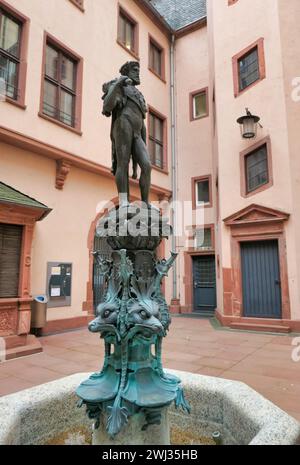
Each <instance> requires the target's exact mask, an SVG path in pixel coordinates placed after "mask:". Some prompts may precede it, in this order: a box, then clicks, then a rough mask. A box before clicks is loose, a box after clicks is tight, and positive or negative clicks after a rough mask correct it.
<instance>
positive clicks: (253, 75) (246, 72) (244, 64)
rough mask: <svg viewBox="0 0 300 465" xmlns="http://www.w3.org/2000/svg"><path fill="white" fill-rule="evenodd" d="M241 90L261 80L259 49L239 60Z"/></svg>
mask: <svg viewBox="0 0 300 465" xmlns="http://www.w3.org/2000/svg"><path fill="white" fill-rule="evenodd" d="M238 65H239V82H240V90H243V89H245V88H246V87H248V86H250V85H251V84H252V83H253V82H255V81H257V80H258V79H259V62H258V50H257V47H256V48H255V49H254V50H252V51H251V52H250V53H248V54H247V55H245V56H244V57H242V58H241V59H240V60H239V63H238Z"/></svg>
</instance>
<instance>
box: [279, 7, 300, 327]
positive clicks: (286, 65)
mask: <svg viewBox="0 0 300 465" xmlns="http://www.w3.org/2000/svg"><path fill="white" fill-rule="evenodd" d="M278 11H279V26H280V37H281V45H282V64H283V76H284V90H285V102H286V117H287V131H288V143H289V152H290V167H291V171H290V175H291V186H292V194H293V207H292V211H293V215H292V221H293V232H292V234H291V237H290V241H291V243H292V252H293V251H295V253H292V252H291V254H290V257H291V258H290V259H292V260H293V261H294V262H295V264H294V266H293V269H294V270H296V272H293V271H292V270H290V273H289V279H290V283H291V286H293V287H294V288H295V290H296V291H295V294H296V296H295V301H296V302H297V304H296V307H295V308H292V313H293V316H294V318H296V317H297V318H300V313H299V311H298V312H297V310H296V309H297V308H299V307H300V286H299V284H300V243H299V230H300V202H299V198H300V183H299V181H300V159H299V153H300V138H299V128H300V56H299V53H297V52H296V49H297V48H298V44H299V41H300V30H299V22H300V3H299V1H297V0H291V1H290V2H289V6H288V8H287V5H286V2H285V1H284V0H278ZM295 78H298V79H297V82H298V85H297V88H298V90H297V89H296V86H295V85H292V83H293V81H294V80H295ZM295 90H297V92H295ZM294 94H296V96H297V101H295V99H293V98H292V97H293V96H294ZM297 313H298V314H297Z"/></svg>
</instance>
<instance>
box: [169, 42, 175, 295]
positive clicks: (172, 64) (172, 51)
mask: <svg viewBox="0 0 300 465" xmlns="http://www.w3.org/2000/svg"><path fill="white" fill-rule="evenodd" d="M170 68H171V70H170V71H171V72H170V75H171V87H170V93H171V156H172V176H171V179H172V200H173V202H176V200H177V170H176V168H177V166H176V165H177V159H176V94H175V35H174V34H172V38H171V48H170ZM175 205H176V203H175ZM171 218H172V225H173V228H174V229H175V225H176V211H175V209H172V213H171ZM174 232H175V233H176V231H174ZM172 251H173V252H177V240H176V235H175V234H173V235H172ZM172 269H173V289H172V298H173V299H177V262H176V261H175V262H174V265H173V268H172Z"/></svg>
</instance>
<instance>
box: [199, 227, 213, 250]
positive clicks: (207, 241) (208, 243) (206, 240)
mask: <svg viewBox="0 0 300 465" xmlns="http://www.w3.org/2000/svg"><path fill="white" fill-rule="evenodd" d="M195 238H196V248H197V249H211V248H212V237H211V228H204V229H203V228H201V229H196V234H195Z"/></svg>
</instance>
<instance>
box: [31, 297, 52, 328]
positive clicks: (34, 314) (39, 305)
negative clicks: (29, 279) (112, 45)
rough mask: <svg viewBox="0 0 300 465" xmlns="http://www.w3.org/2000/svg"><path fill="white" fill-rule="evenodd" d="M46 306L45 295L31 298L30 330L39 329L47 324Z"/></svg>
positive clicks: (46, 299)
mask: <svg viewBox="0 0 300 465" xmlns="http://www.w3.org/2000/svg"><path fill="white" fill-rule="evenodd" d="M47 304H48V298H47V296H46V295H37V296H36V297H34V298H33V301H32V305H31V328H34V329H40V328H43V327H44V326H45V325H46V322H47Z"/></svg>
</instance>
